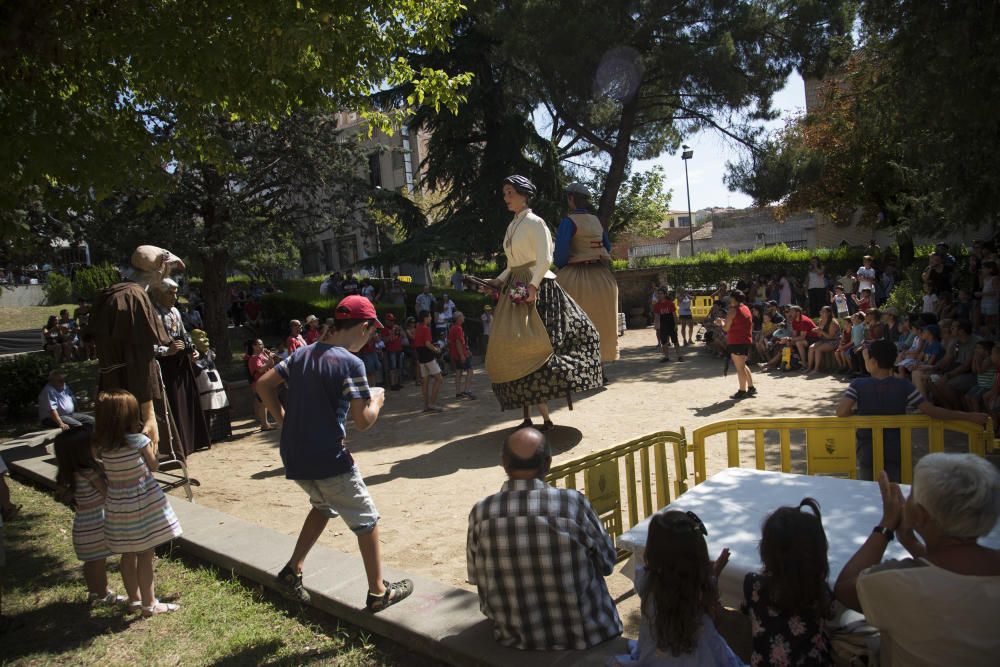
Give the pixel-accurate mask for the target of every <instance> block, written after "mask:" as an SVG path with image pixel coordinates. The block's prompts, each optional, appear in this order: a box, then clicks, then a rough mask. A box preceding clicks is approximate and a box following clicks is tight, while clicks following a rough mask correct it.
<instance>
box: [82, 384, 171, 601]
mask: <svg viewBox="0 0 1000 667" xmlns="http://www.w3.org/2000/svg"><path fill="white" fill-rule="evenodd" d="M141 430H142V423H141V422H140V419H139V403H138V402H137V401H136V399H135V396H133V395H132V394H130V393H129V392H127V391H124V390H117V389H116V390H113V391H105V392H101V394H100V395H99V396H98V397H97V425H96V430H95V433H94V446H95V447H96V449H97V451H98V452H99V453H100V454H101V458H102V459H103V461H104V470H105V473H106V474H107V478H108V494H107V499H106V501H105V520H104V534H105V538H106V540H107V544H108V548H109V549H110V550H111V551H112V552H113V553H120V554H122V562H121V571H122V580H123V581H124V582H125V592H126V593H128V599H129V605H130V606H134V605H136V603H138V602H140V601H141V607H142V615H143V616H146V617H149V616H154V615H156V614H162V613H165V612H169V611H176V610H177V609H178V608H179V606H178V605H176V604H167V603H164V602H160V601H159V600H157V599H156V595H155V590H154V586H153V549H154V548H155V547H157V546H159V545H160V544H163V543H164V542H169V541H170V540H172V539H174V538H175V537H177V536H178V535H180V534H181V525H180V523H179V522H178V521H177V516H176V515H175V514H174V510H173V508H172V507H170V503H169V502H168V501H167V497H166V496H165V495H164V494H163V490H162V489H160V485H159V484H158V483H157V481H156V479H155V478H154V477H153V473H152V471H155V470H156V469H157V468H158V467H159V462H158V461H157V458H156V452H155V451H153V448H152V447H150V446H149V445H150V440H149V438H147V437H146V436H145V435H143V434H142V433H141V432H140V431H141Z"/></svg>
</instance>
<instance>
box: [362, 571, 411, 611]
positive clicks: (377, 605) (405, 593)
mask: <svg viewBox="0 0 1000 667" xmlns="http://www.w3.org/2000/svg"><path fill="white" fill-rule="evenodd" d="M382 585H383V586H385V593H383V594H382V595H374V594H372V593H371V591H369V592H368V598H367V599H366V600H365V609H367V610H368V611H370V612H371V613H373V614H377V613H378V612H380V611H382V610H383V609H387V608H389V607H391V606H392V605H394V604H396V603H397V602H402V601H403V600H405V599H406V598H408V597H410V593H412V592H413V582H412V581H410V580H409V579H402V580H401V581H397V582H396V583H394V584H390V583H389V582H388V581H383V582H382Z"/></svg>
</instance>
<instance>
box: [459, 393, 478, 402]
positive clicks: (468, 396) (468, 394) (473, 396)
mask: <svg viewBox="0 0 1000 667" xmlns="http://www.w3.org/2000/svg"><path fill="white" fill-rule="evenodd" d="M462 393H463V394H464V395H465V397H466V398H467V399H469V400H470V401H474V400H476V395H475V394H473V393H472V392H471V391H463V392H462Z"/></svg>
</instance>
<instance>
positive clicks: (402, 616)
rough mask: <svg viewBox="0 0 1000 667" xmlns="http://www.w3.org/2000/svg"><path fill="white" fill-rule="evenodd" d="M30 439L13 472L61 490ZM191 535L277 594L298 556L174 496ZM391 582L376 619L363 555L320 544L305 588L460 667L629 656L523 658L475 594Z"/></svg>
mask: <svg viewBox="0 0 1000 667" xmlns="http://www.w3.org/2000/svg"><path fill="white" fill-rule="evenodd" d="M39 435H40V434H29V435H28V436H26V437H25V438H23V439H19V440H14V441H10V442H8V443H5V444H4V445H0V452H2V453H3V456H4V460H5V461H6V463H7V466H8V467H9V468H10V469H11V471H14V472H17V473H18V474H21V475H23V476H24V477H26V478H28V479H30V480H32V481H34V482H36V483H38V484H40V485H43V486H45V487H47V488H54V487H55V474H56V467H55V465H54V460H53V459H52V457H51V456H50V455H49V454H48V453H47V452H46V450H45V444H46V441H45V439H43V438H41V437H39ZM170 501H171V504H172V505H173V508H174V511H175V512H176V513H177V516H178V518H179V519H180V522H181V526H182V527H183V529H184V533H183V535H181V536H180V537H179V538H178V539H177V540H176V542H177V543H178V544H179V545H180V547H181V548H182V549H183V550H184V551H186V552H188V553H190V554H192V555H194V556H195V557H197V558H199V559H201V560H204V561H206V562H208V563H212V564H213V565H216V566H217V567H219V568H221V569H224V570H231V571H233V572H236V573H237V574H239V575H241V576H243V577H246V578H247V579H251V580H253V581H255V582H257V583H259V584H261V585H264V586H267V587H269V588H273V589H275V590H277V585H276V584H277V582H276V580H275V577H276V575H277V573H278V571H279V570H280V569H281V568H282V567H283V566H284V564H285V562H286V561H287V559H288V555H289V554H291V553H292V548H293V546H294V544H295V538H294V537H292V536H289V535H285V534H283V533H278V532H276V531H274V530H271V529H270V528H264V527H262V526H257V525H254V524H251V523H249V522H247V521H243V520H242V519H238V518H236V517H233V516H230V515H228V514H225V513H224V512H220V511H218V510H214V509H211V508H208V507H202V506H200V505H198V504H197V503H191V502H186V501H185V500H183V499H182V498H180V497H177V496H170ZM385 577H386V578H387V579H390V580H397V579H400V578H403V577H409V578H410V579H412V580H413V583H414V592H413V595H412V597H411V598H410V599H409V600H407V601H405V602H403V603H401V604H399V605H396V606H393V607H390V608H389V609H387V610H385V611H383V612H381V613H379V614H371V613H368V612H366V611H365V610H364V597H365V591H366V590H367V587H368V584H367V579H366V577H365V572H364V567H363V565H362V563H361V558H360V556H356V555H348V554H344V553H342V552H339V551H336V550H334V549H330V548H328V547H324V546H322V545H317V546H316V547H315V548H313V550H312V552H310V555H309V560H308V562H307V565H306V570H305V584H306V588H307V589H308V590H309V592H310V594H311V595H312V603H313V606H315V607H316V608H318V609H321V610H322V611H324V612H326V613H328V614H331V615H332V616H335V617H336V618H339V619H342V620H344V621H346V622H348V623H351V624H353V625H356V626H358V627H360V628H363V629H365V630H367V631H369V632H371V633H373V634H376V635H379V636H381V637H386V638H387V639H390V640H392V641H394V642H396V643H398V644H401V645H403V646H406V647H407V648H410V649H412V650H414V651H417V652H419V653H422V654H425V655H427V656H430V657H432V658H435V659H437V660H439V661H441V662H442V663H443V664H449V665H455V666H456V667H506V666H508V665H517V667H536V666H537V667H544V666H551V665H558V666H560V667H563V666H565V667H570V666H572V665H580V666H583V667H591V666H592V667H597V666H599V665H604V664H605V662H606V661H607V659H608V658H609V657H611V656H612V655H615V654H621V653H625V652H626V651H627V649H626V646H625V640H624V639H621V638H619V639H615V640H612V641H609V642H606V643H604V644H602V645H601V646H598V647H596V648H594V649H591V650H589V651H550V652H544V651H518V650H514V649H508V648H504V647H502V646H499V645H498V644H497V643H496V641H495V640H494V639H493V630H492V627H491V624H490V623H489V622H488V621H487V620H486V619H485V618H484V617H483V615H482V613H481V612H480V611H479V598H478V596H477V595H476V594H475V593H473V592H471V591H467V590H464V589H461V588H456V587H454V586H447V585H445V584H442V583H440V582H437V581H434V580H431V579H426V578H424V577H418V576H409V575H406V574H405V573H403V572H400V571H397V570H394V569H392V568H388V567H387V568H385Z"/></svg>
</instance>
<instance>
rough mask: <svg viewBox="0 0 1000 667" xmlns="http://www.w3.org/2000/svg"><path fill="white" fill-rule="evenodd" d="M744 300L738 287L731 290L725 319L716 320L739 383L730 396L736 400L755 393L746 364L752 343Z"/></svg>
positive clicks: (743, 295) (751, 317) (749, 322)
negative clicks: (724, 335)
mask: <svg viewBox="0 0 1000 667" xmlns="http://www.w3.org/2000/svg"><path fill="white" fill-rule="evenodd" d="M746 301H747V297H746V294H744V293H743V292H741V291H740V290H738V289H737V290H733V291H732V292H731V293H730V295H729V312H728V313H726V321H725V322H723V321H722V319H721V318H720V319H719V320H717V321H716V324H718V325H719V326H721V327H722V329H723V330H724V331H725V332H726V342H727V343H728V345H729V355H730V357H731V358H732V360H733V366H734V367H735V368H736V379H737V380H739V383H740V390H739V391H737V392H736V393H735V394H733V395H732V397H731V398H733V399H735V400H737V401H738V400H740V399H744V398H748V397H753V396H756V395H757V388H756V387H754V386H753V376H752V375H750V367H749V366H748V365H747V355H749V354H750V345H751V344H752V343H753V316H752V315H751V314H750V308H748V307H747V304H746Z"/></svg>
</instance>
